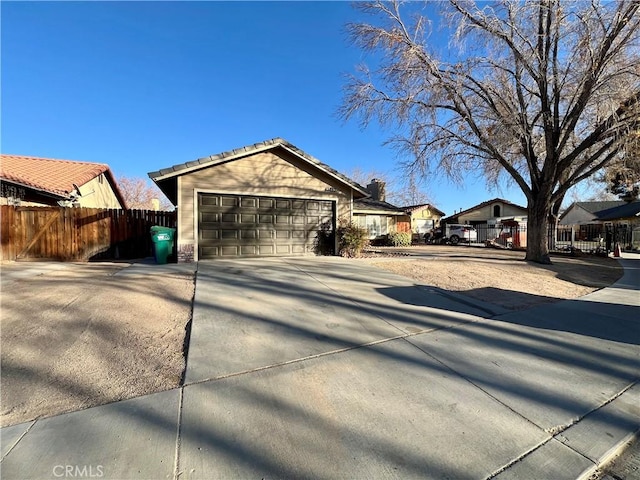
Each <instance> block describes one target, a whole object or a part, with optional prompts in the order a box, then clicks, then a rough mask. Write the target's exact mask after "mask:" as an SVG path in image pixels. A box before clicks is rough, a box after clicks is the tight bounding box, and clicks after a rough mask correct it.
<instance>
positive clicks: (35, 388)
mask: <svg viewBox="0 0 640 480" xmlns="http://www.w3.org/2000/svg"><path fill="white" fill-rule="evenodd" d="M174 267H176V266H175V265H174ZM15 268H18V269H19V268H29V264H28V263H21V264H10V265H5V264H3V265H2V276H3V279H2V280H3V281H2V292H1V297H0V299H1V307H2V310H1V312H2V316H1V327H2V336H1V342H0V346H1V349H2V353H1V369H2V389H1V398H0V402H1V412H0V425H2V426H5V425H13V424H16V423H20V422H25V421H28V420H33V419H35V418H38V417H46V416H50V415H54V414H59V413H64V412H69V411H73V410H80V409H83V408H87V407H91V406H95V405H100V404H104V403H108V402H112V401H116V400H121V399H125V398H131V397H136V396H139V395H144V394H147V393H152V392H158V391H162V390H167V389H170V388H174V387H176V386H178V385H179V384H180V380H181V375H182V372H183V370H184V365H185V363H184V358H183V355H182V351H183V342H184V338H185V327H186V325H187V323H188V322H189V320H190V318H191V304H192V299H193V293H194V273H193V270H194V269H193V268H192V269H191V270H192V271H177V272H175V271H173V272H171V271H170V270H169V269H167V268H166V267H164V266H156V265H142V266H137V267H135V266H129V264H124V263H111V264H109V263H99V264H96V263H89V264H65V266H64V268H61V269H59V270H54V271H51V272H47V273H46V274H43V275H38V276H31V277H24V278H17V279H16V280H13V281H6V280H7V278H6V277H10V275H9V274H8V273H7V270H11V269H15Z"/></svg>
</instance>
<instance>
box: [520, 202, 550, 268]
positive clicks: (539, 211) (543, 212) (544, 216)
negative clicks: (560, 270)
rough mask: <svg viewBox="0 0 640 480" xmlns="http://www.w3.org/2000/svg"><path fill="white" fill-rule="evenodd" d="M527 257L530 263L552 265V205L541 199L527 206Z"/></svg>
mask: <svg viewBox="0 0 640 480" xmlns="http://www.w3.org/2000/svg"><path fill="white" fill-rule="evenodd" d="M527 210H528V212H527V255H526V257H525V260H527V261H529V262H536V263H543V264H546V265H549V264H551V257H550V256H549V242H548V238H547V237H548V234H547V231H548V229H549V214H550V213H551V205H550V204H549V202H548V201H545V200H544V199H541V198H539V197H538V198H535V199H534V200H530V201H529V204H528V205H527Z"/></svg>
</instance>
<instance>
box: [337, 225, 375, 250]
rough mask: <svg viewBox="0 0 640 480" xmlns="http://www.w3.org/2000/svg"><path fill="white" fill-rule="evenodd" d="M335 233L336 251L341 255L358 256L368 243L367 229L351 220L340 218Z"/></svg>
mask: <svg viewBox="0 0 640 480" xmlns="http://www.w3.org/2000/svg"><path fill="white" fill-rule="evenodd" d="M337 234H338V248H339V251H338V253H339V254H340V256H342V257H350V258H352V257H359V256H360V254H361V253H362V250H363V249H364V248H365V247H366V246H367V245H368V244H369V239H368V238H367V237H368V236H369V234H368V232H367V230H366V229H364V228H362V227H359V226H358V225H356V224H355V223H353V222H349V221H346V220H343V219H341V220H340V224H339V225H338V231H337Z"/></svg>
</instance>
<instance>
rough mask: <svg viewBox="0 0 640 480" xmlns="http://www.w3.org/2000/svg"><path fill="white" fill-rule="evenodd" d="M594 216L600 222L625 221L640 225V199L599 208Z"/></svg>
mask: <svg viewBox="0 0 640 480" xmlns="http://www.w3.org/2000/svg"><path fill="white" fill-rule="evenodd" d="M596 217H597V219H598V221H600V222H612V223H627V224H629V225H634V226H638V225H640V200H635V201H633V202H629V203H627V202H625V203H624V204H623V205H618V206H615V207H612V208H607V209H605V210H600V211H598V212H597V213H596Z"/></svg>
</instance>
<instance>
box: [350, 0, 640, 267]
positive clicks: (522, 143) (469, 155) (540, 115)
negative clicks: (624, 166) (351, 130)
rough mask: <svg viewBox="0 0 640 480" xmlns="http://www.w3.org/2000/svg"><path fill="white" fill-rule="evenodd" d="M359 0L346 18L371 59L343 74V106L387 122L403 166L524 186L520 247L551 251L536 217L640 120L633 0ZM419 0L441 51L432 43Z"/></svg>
mask: <svg viewBox="0 0 640 480" xmlns="http://www.w3.org/2000/svg"><path fill="white" fill-rule="evenodd" d="M356 8H359V9H360V10H361V11H362V12H363V13H365V14H369V15H372V16H373V19H372V20H371V22H370V23H357V24H350V25H348V27H347V28H348V31H349V33H350V35H351V38H352V40H353V41H354V42H355V43H356V45H358V46H360V47H361V48H362V49H364V50H365V51H368V52H372V53H374V56H373V61H375V62H377V65H376V66H375V68H373V69H372V70H370V69H368V68H367V67H364V66H361V67H360V68H359V72H358V74H356V75H352V76H350V78H349V80H348V82H347V85H346V87H345V97H344V102H343V105H342V107H341V109H340V113H341V115H342V116H343V118H346V119H349V118H352V117H356V118H358V119H359V120H360V121H361V122H362V124H363V125H365V126H366V125H367V124H368V123H369V122H370V121H372V120H378V121H379V122H380V123H381V124H382V125H385V126H387V127H391V128H392V129H393V130H395V131H396V132H398V133H396V135H395V136H393V137H392V138H391V139H390V140H389V141H390V142H391V143H393V144H394V145H395V146H396V147H398V148H399V149H400V151H401V152H403V153H405V154H409V155H408V156H409V158H410V160H409V161H407V162H406V163H405V164H404V167H405V168H407V169H408V170H410V171H413V172H418V173H419V174H425V173H427V172H429V171H438V170H441V171H444V172H446V174H447V175H449V176H450V177H451V178H454V179H456V178H458V179H459V178H460V177H461V175H462V174H463V172H467V171H477V172H479V173H480V174H482V175H484V176H485V178H486V179H487V182H488V183H490V184H493V185H498V184H499V183H501V182H503V181H504V180H510V181H513V182H515V183H516V184H517V185H518V186H519V187H520V188H521V190H522V191H523V193H524V195H525V197H526V198H527V208H528V230H527V253H526V259H527V260H531V261H535V262H540V263H550V258H549V251H548V243H547V229H548V226H549V224H550V222H553V221H554V218H555V217H557V215H558V212H559V210H560V205H561V204H562V201H563V199H564V196H565V194H566V193H567V191H568V190H569V189H570V188H571V187H572V186H574V185H576V184H577V183H579V182H581V181H582V180H584V179H586V178H589V177H590V176H591V175H593V174H594V173H595V172H597V171H599V170H601V169H602V168H603V167H605V166H606V165H607V164H609V163H610V162H612V161H613V160H614V159H615V158H616V156H617V155H618V153H619V148H620V146H621V144H622V143H623V142H624V137H625V136H626V135H628V132H629V131H635V130H637V129H638V126H639V124H640V13H639V11H638V10H639V8H640V2H638V1H637V0H635V1H634V0H619V1H617V2H602V3H600V2H599V1H598V0H593V1H589V2H587V1H582V2H580V1H578V2H565V1H563V0H529V1H519V0H514V1H509V0H499V1H494V2H480V3H478V4H477V3H476V2H474V1H472V0H448V1H446V2H438V3H437V4H434V3H431V4H428V5H424V6H423V5H420V4H417V3H413V2H409V3H407V4H406V5H401V3H400V2H398V1H392V2H381V1H375V2H369V3H358V4H356ZM430 8H431V9H439V10H440V12H439V15H438V16H437V17H434V19H435V18H437V19H438V20H439V22H440V26H442V27H443V28H445V30H444V31H445V33H447V34H448V35H449V39H450V44H449V50H444V51H443V52H438V51H437V50H436V48H435V47H432V46H431V44H430V43H429V35H430V34H431V29H432V28H433V27H434V24H433V23H432V21H431V19H429V18H426V17H425V15H424V12H428V11H429V9H430ZM401 10H402V12H401ZM405 14H409V16H408V17H406V15H405ZM407 18H408V20H407Z"/></svg>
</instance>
